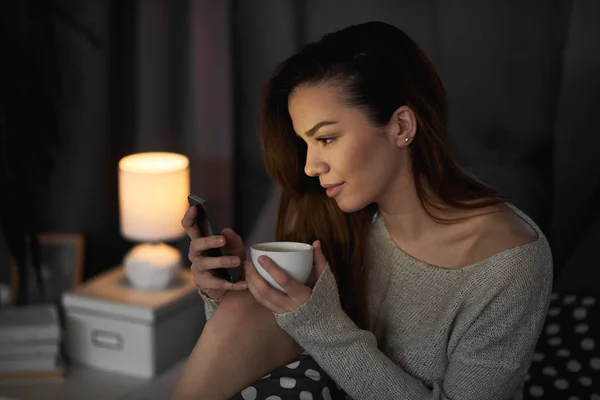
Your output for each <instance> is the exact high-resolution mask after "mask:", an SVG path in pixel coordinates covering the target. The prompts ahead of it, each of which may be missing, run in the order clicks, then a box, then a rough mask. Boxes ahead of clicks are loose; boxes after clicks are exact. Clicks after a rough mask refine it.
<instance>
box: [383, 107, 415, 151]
mask: <svg viewBox="0 0 600 400" xmlns="http://www.w3.org/2000/svg"><path fill="white" fill-rule="evenodd" d="M389 123H390V127H391V128H392V130H391V132H392V134H393V136H394V140H395V141H396V145H397V146H398V147H399V148H404V147H407V146H409V145H410V144H411V143H412V141H413V139H414V137H415V135H416V134H417V118H416V117H415V113H414V112H413V110H411V109H410V107H408V106H401V107H399V108H398V109H397V110H396V111H394V113H393V114H392V118H391V119H390V122H389Z"/></svg>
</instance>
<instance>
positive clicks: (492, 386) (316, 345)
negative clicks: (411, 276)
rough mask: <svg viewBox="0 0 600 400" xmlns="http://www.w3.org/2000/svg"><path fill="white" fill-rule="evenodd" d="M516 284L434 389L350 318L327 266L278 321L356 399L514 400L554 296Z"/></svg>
mask: <svg viewBox="0 0 600 400" xmlns="http://www.w3.org/2000/svg"><path fill="white" fill-rule="evenodd" d="M512 282H513V283H514V286H513V287H511V288H505V289H506V290H502V291H501V292H500V293H496V294H495V295H494V296H493V298H492V299H491V300H490V301H489V302H488V306H487V307H486V310H485V312H483V313H481V314H479V315H478V316H477V317H474V319H473V321H467V322H466V326H468V328H467V329H466V332H464V333H463V334H462V335H461V338H460V339H459V340H458V342H457V344H456V347H455V349H454V352H453V354H452V355H451V356H449V362H448V366H447V369H446V372H445V375H444V376H443V377H442V378H441V379H439V380H437V381H434V382H433V383H432V384H431V385H426V384H425V383H424V382H422V381H421V380H419V379H418V378H416V377H414V376H412V375H410V374H409V373H408V372H406V371H405V370H404V369H402V368H401V367H400V366H399V365H397V364H396V363H395V362H394V361H392V360H391V359H390V358H388V357H387V356H386V355H385V354H384V353H383V352H382V351H381V350H379V348H378V347H377V341H376V338H375V337H374V335H373V334H372V333H371V332H369V331H366V330H361V329H359V328H358V327H357V326H356V325H355V324H354V322H353V321H352V320H351V319H350V318H349V317H348V316H347V315H346V313H345V312H344V311H343V310H342V308H341V305H340V302H339V298H338V290H337V285H336V282H335V278H334V276H333V274H332V272H331V270H330V269H329V268H328V267H327V268H326V269H325V271H323V274H322V276H321V277H320V279H319V281H318V282H317V284H316V285H315V288H314V290H313V294H312V296H311V298H310V299H309V300H308V301H307V302H306V303H305V304H303V305H302V306H301V307H299V308H298V309H296V310H294V311H292V312H289V313H283V314H276V320H277V322H278V324H279V325H280V326H281V328H282V329H284V330H285V331H286V332H288V334H290V336H292V337H293V338H294V339H295V340H296V341H297V342H298V343H299V344H300V346H302V347H303V348H304V350H305V351H307V352H308V353H309V354H310V355H311V356H312V357H313V358H314V359H315V361H317V363H318V364H319V365H320V366H321V367H322V368H323V370H325V372H327V374H329V375H330V376H331V377H332V378H333V379H334V380H335V382H336V383H337V384H338V385H339V386H340V387H341V388H342V389H343V390H344V391H345V392H346V393H347V394H348V395H349V396H351V397H352V398H353V399H356V400H363V399H365V400H368V399H373V400H375V399H377V400H379V399H406V400H421V399H422V400H425V399H428V400H436V399H438V400H441V399H461V400H481V399H486V400H496V399H497V400H500V399H509V398H510V396H511V395H512V393H513V392H514V390H515V388H516V386H517V383H518V381H520V380H521V379H522V377H523V375H524V371H525V369H526V368H527V366H528V363H529V358H530V356H531V354H532V353H533V348H534V346H535V343H536V341H537V338H538V336H539V333H540V330H541V326H542V324H543V320H544V315H545V307H547V302H548V298H549V294H550V293H549V285H548V281H547V280H540V281H537V282H532V280H531V279H528V280H526V281H524V280H520V281H518V280H513V281H512ZM499 317H500V320H499V319H498V318H499ZM525 330H529V331H528V332H529V333H527V334H523V333H524V331H525ZM491 332H495V333H491Z"/></svg>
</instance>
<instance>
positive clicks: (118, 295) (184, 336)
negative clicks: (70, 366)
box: [62, 267, 205, 378]
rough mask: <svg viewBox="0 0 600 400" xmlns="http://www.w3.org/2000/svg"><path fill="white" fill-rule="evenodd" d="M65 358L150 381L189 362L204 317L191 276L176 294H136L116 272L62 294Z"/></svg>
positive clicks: (183, 279)
mask: <svg viewBox="0 0 600 400" xmlns="http://www.w3.org/2000/svg"><path fill="white" fill-rule="evenodd" d="M62 301H63V305H64V307H65V314H66V322H67V332H66V344H67V355H68V358H69V360H70V361H71V362H77V363H80V364H83V365H87V366H90V367H94V368H99V369H103V370H107V371H113V372H119V373H124V374H130V375H135V376H138V377H144V378H150V377H153V376H156V375H157V374H160V373H161V372H163V371H164V370H165V369H167V368H169V367H170V366H172V365H173V364H175V363H177V362H179V361H181V360H183V359H185V358H187V357H188V356H189V355H190V353H191V351H192V349H193V348H194V345H195V344H196V341H197V340H198V338H199V336H200V333H201V332H202V328H203V327H204V322H205V316H204V307H203V304H202V298H201V297H200V296H199V295H198V291H197V289H196V287H195V286H194V282H193V278H192V274H191V273H190V271H188V270H183V269H182V271H181V275H180V277H179V279H178V280H177V282H176V283H175V284H174V285H173V287H172V288H170V289H168V290H164V291H141V290H138V289H134V288H132V287H131V286H130V285H129V283H128V280H127V278H126V276H125V274H124V271H123V269H122V268H120V267H118V268H114V269H112V270H110V271H107V272H105V273H103V274H101V275H99V276H97V277H95V278H93V279H91V280H90V281H88V282H85V283H84V284H82V285H80V286H77V287H76V288H75V289H74V290H73V291H71V292H68V293H65V294H63V298H62Z"/></svg>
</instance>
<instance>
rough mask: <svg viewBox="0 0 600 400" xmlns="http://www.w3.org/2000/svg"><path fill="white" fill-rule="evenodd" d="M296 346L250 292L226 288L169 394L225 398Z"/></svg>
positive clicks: (292, 353)
mask: <svg viewBox="0 0 600 400" xmlns="http://www.w3.org/2000/svg"><path fill="white" fill-rule="evenodd" d="M301 350H302V349H301V348H300V346H298V344H297V343H296V342H295V341H294V340H293V339H292V338H291V337H290V336H289V335H288V334H287V333H286V332H285V331H283V330H282V329H281V328H280V327H279V326H278V325H277V323H276V322H275V318H274V316H273V314H272V313H271V312H270V311H269V310H267V309H266V308H264V307H263V306H261V305H260V304H258V303H257V302H256V301H255V300H254V298H253V297H252V295H251V294H250V293H249V292H247V291H244V292H230V293H229V294H228V295H227V296H225V298H224V299H223V300H222V301H221V303H220V305H219V307H218V308H217V310H216V311H215V313H214V314H213V316H212V317H211V318H210V319H209V320H208V322H207V323H206V325H205V327H204V330H203V332H202V335H201V336H200V338H199V339H198V342H197V343H196V346H195V347H194V350H193V351H192V354H191V355H190V357H189V359H188V362H187V363H186V366H185V368H184V370H183V372H182V375H181V377H180V378H179V382H178V383H177V386H176V388H175V391H174V393H173V395H172V397H171V398H172V399H208V400H213V399H214V400H224V399H228V398H229V397H231V396H233V395H235V394H236V393H238V392H240V391H241V390H242V389H244V388H245V387H247V386H248V385H250V384H252V383H253V382H255V381H256V380H258V379H260V378H261V377H263V376H264V375H266V374H267V373H269V372H270V371H272V370H274V369H276V368H277V367H280V366H283V365H285V364H287V363H289V362H291V361H292V360H294V359H295V358H296V357H297V356H298V355H299V354H300V352H301Z"/></svg>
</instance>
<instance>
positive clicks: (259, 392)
mask: <svg viewBox="0 0 600 400" xmlns="http://www.w3.org/2000/svg"><path fill="white" fill-rule="evenodd" d="M346 399H347V397H346V395H345V394H344V392H343V391H341V390H340V388H339V387H338V386H337V385H336V384H335V382H334V381H333V380H332V379H331V378H330V377H329V376H328V375H327V374H326V373H325V372H324V371H323V370H322V369H321V367H319V365H318V364H317V362H316V361H315V360H313V359H312V358H311V357H309V356H307V355H300V357H299V358H298V359H297V360H296V361H294V362H292V363H290V364H288V365H286V366H285V367H281V368H278V369H276V370H275V371H273V372H272V373H270V374H268V375H266V376H264V377H263V378H262V379H261V380H259V381H258V382H255V383H254V384H252V385H250V386H248V387H247V388H245V389H244V390H242V391H241V393H239V394H237V395H236V396H234V397H232V398H231V399H230V400H346Z"/></svg>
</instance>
